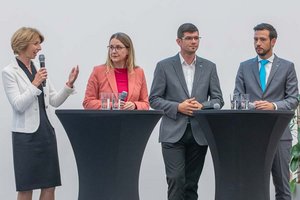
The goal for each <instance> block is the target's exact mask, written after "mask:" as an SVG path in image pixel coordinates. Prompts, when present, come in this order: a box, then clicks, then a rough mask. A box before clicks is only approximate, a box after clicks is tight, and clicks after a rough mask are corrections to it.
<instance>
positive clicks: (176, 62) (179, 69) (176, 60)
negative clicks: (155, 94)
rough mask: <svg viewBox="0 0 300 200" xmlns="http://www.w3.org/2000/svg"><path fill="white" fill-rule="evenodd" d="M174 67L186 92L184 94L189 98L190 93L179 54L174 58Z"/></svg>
mask: <svg viewBox="0 0 300 200" xmlns="http://www.w3.org/2000/svg"><path fill="white" fill-rule="evenodd" d="M173 67H174V70H175V72H176V75H177V77H178V79H179V82H180V84H181V86H182V88H183V90H184V92H185V93H186V95H187V96H188V97H189V96H190V95H189V91H188V88H187V85H186V82H185V78H184V74H183V70H182V65H181V63H180V58H179V53H178V54H177V55H176V56H174V57H173Z"/></svg>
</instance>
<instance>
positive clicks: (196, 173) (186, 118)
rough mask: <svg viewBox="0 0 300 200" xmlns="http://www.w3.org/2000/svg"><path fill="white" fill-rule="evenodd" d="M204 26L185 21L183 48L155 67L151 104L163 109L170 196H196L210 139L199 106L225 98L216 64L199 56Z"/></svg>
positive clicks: (180, 199)
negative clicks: (200, 120) (202, 126)
mask: <svg viewBox="0 0 300 200" xmlns="http://www.w3.org/2000/svg"><path fill="white" fill-rule="evenodd" d="M199 39H200V37H199V31H198V29H197V27H196V26H195V25H193V24H190V23H186V24H183V25H181V26H180V27H179V29H178V32H177V40H176V41H177V44H178V45H179V46H180V52H179V53H178V54H177V55H175V56H173V57H170V58H167V59H165V60H162V61H160V62H159V63H158V64H157V66H156V69H155V72H154V79H153V83H152V87H151V92H150V97H149V101H150V105H151V107H152V108H154V109H159V110H163V111H164V112H165V115H164V116H163V117H162V121H161V125H160V135H159V141H160V142H161V143H162V153H163V158H164V162H165V169H166V175H167V183H168V199H169V200H196V199H197V198H198V194H197V188H198V181H199V177H200V174H201V171H202V168H203V164H204V160H205V155H206V152H207V142H206V139H205V136H204V133H203V132H202V131H201V129H200V124H199V123H198V122H197V121H196V119H194V117H193V111H195V110H198V109H202V108H205V107H210V106H213V105H216V104H218V105H219V106H217V107H222V106H223V104H224V102H223V98H222V92H221V89H220V84H219V78H218V75H217V70H216V65H215V64H214V63H212V62H211V61H209V60H206V59H204V58H201V57H198V56H196V51H197V49H198V46H199Z"/></svg>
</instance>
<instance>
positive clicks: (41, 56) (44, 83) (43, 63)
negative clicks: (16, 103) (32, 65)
mask: <svg viewBox="0 0 300 200" xmlns="http://www.w3.org/2000/svg"><path fill="white" fill-rule="evenodd" d="M39 61H40V67H41V68H42V67H45V56H44V54H41V55H39ZM42 85H43V87H45V86H46V80H44V81H43V83H42Z"/></svg>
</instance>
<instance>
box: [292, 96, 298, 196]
mask: <svg viewBox="0 0 300 200" xmlns="http://www.w3.org/2000/svg"><path fill="white" fill-rule="evenodd" d="M298 100H300V94H299V96H298ZM293 127H296V130H295V131H296V133H297V139H298V141H297V143H296V144H295V145H294V146H293V147H292V150H291V163H290V169H291V172H292V175H291V180H290V189H291V192H292V193H294V192H295V190H296V184H297V183H299V181H300V180H299V179H298V177H299V174H300V171H299V170H300V103H299V104H298V108H297V110H296V113H295V116H294V118H293V120H292V123H291V128H293Z"/></svg>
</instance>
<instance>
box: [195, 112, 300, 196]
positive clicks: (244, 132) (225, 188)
mask: <svg viewBox="0 0 300 200" xmlns="http://www.w3.org/2000/svg"><path fill="white" fill-rule="evenodd" d="M293 115H294V113H293V112H292V111H259V110H248V111H245V110H202V111H197V112H195V117H196V118H197V119H198V121H199V123H200V124H201V127H202V128H203V130H204V132H205V136H206V138H207V141H208V145H209V148H210V151H211V154H212V159H213V163H214V170H215V184H216V185H215V187H216V192H215V200H269V199H270V191H269V190H270V171H271V166H272V161H273V158H274V155H275V152H276V148H277V145H278V143H279V141H280V137H281V135H282V134H283V132H284V130H285V129H286V128H287V125H288V123H289V122H290V120H291V118H292V117H293Z"/></svg>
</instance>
